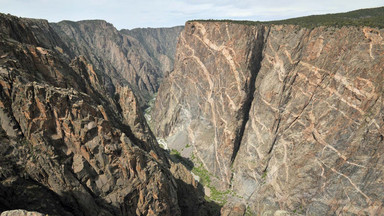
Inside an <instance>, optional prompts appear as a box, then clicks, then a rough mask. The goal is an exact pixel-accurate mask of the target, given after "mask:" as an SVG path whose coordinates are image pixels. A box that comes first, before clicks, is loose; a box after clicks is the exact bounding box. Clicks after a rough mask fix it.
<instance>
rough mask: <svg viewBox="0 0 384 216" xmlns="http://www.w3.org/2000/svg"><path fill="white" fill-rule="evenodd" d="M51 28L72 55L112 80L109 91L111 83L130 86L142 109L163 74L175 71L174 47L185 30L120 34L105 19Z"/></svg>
mask: <svg viewBox="0 0 384 216" xmlns="http://www.w3.org/2000/svg"><path fill="white" fill-rule="evenodd" d="M50 25H51V26H52V27H53V28H54V29H55V31H56V32H57V33H58V34H59V36H60V37H61V38H62V39H63V41H64V42H65V43H66V45H67V47H70V48H71V52H72V53H74V54H75V55H76V56H78V55H84V56H86V57H87V59H88V60H89V61H90V62H91V63H92V65H93V66H94V67H95V68H96V69H97V70H100V71H103V72H105V73H106V74H107V75H109V76H110V77H111V78H112V81H108V80H106V81H105V85H106V86H107V87H108V88H111V83H110V82H112V83H113V84H114V85H115V84H116V82H119V83H122V84H123V85H130V86H131V88H132V89H133V90H134V92H135V94H136V96H137V97H138V99H139V102H140V104H141V106H145V105H146V102H148V100H149V99H150V98H151V97H152V95H153V94H154V93H156V92H157V89H158V87H159V84H160V81H161V78H162V77H163V74H164V73H168V72H169V71H170V70H171V69H172V67H171V66H170V65H173V55H174V53H173V52H174V48H173V47H175V45H176V43H177V37H178V34H179V33H180V31H181V29H182V28H177V27H175V28H169V29H153V31H150V32H147V30H146V29H140V30H132V31H128V30H122V31H118V30H117V29H116V28H115V27H114V26H113V25H112V24H110V23H107V22H106V21H104V20H86V21H79V22H72V21H62V22H59V23H51V24H50ZM130 32H132V34H131V33H130ZM157 32H160V34H157ZM133 33H135V34H133ZM135 36H138V37H137V38H136V37H135ZM154 38H156V39H154ZM152 47H153V48H152ZM168 48H169V49H168ZM154 49H155V50H154ZM166 49H167V50H168V51H166V52H165V51H164V50H166ZM120 85H121V84H120Z"/></svg>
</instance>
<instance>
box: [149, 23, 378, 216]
mask: <svg viewBox="0 0 384 216" xmlns="http://www.w3.org/2000/svg"><path fill="white" fill-rule="evenodd" d="M383 34H384V32H383V30H382V29H375V28H369V27H342V28H333V27H327V28H326V27H318V28H314V29H305V28H301V27H298V26H290V25H287V26H283V25H265V26H263V25H241V24H233V23H230V22H188V23H187V24H186V27H185V30H184V31H183V32H182V34H181V36H180V40H179V44H178V49H177V55H176V60H175V69H174V71H173V72H172V73H171V74H170V75H169V77H167V78H166V79H165V81H164V82H163V84H162V86H161V87H160V90H159V93H158V97H157V99H156V104H155V107H154V110H153V116H152V117H153V119H154V125H155V133H156V134H157V135H158V136H161V137H164V138H166V139H167V141H168V146H170V147H171V148H177V147H178V146H183V148H185V147H186V146H189V145H191V146H192V148H193V156H191V154H189V155H188V154H184V156H186V157H190V158H191V159H194V158H195V159H194V161H195V163H200V162H201V163H202V165H203V166H204V167H205V169H207V170H208V171H209V172H210V173H211V175H212V179H213V180H214V182H213V183H214V184H215V185H216V186H217V187H218V188H219V189H231V190H233V191H234V192H236V196H235V199H233V200H234V201H233V202H229V203H227V205H226V206H225V207H224V208H223V209H222V213H223V214H225V215H231V214H232V213H233V214H235V215H236V214H238V213H239V214H240V215H241V214H243V213H244V212H245V211H246V212H248V213H249V212H250V213H252V214H271V215H273V214H275V215H285V214H293V213H296V214H307V215H333V214H348V215H349V214H351V215H380V214H383V213H384V212H383V203H382V200H383V191H382V187H381V182H382V181H383V175H381V173H382V172H383V171H384V170H383V167H382V166H381V165H380V164H382V163H383V160H384V158H383V157H382V153H383V152H382V150H381V149H380V146H381V145H382V144H383V137H384V134H383V130H382V128H383V124H384V119H383V107H384V106H383V105H384V104H383V93H384V92H383V86H382V82H383V79H384V73H383V70H382V68H384V65H383V64H384V59H383V58H384V55H383V52H384V47H383V39H382V35H383ZM244 205H245V206H246V207H244Z"/></svg>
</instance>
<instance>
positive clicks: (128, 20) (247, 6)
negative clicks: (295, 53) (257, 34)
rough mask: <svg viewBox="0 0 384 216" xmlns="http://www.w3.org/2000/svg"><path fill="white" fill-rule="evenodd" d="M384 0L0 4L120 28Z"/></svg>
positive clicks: (1, 0)
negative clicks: (95, 20)
mask: <svg viewBox="0 0 384 216" xmlns="http://www.w3.org/2000/svg"><path fill="white" fill-rule="evenodd" d="M381 6H384V0H290V1H286V0H151V1H148V0H0V12H1V13H6V14H7V13H9V14H12V15H15V16H20V17H29V18H42V19H47V20H48V21H50V22H59V21H61V20H72V21H79V20H88V19H103V20H106V21H108V22H110V23H112V24H113V25H114V26H115V27H116V28H117V29H132V28H137V27H171V26H177V25H184V23H185V22H186V21H187V20H191V19H233V20H253V21H269V20H279V19H286V18H292V17H299V16H306V15H312V14H325V13H338V12H347V11H351V10H356V9H361V8H370V7H381Z"/></svg>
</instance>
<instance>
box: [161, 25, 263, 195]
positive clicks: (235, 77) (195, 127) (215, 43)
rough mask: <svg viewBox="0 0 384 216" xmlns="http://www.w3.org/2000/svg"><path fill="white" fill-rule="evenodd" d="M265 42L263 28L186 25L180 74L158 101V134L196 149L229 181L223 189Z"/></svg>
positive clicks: (172, 144) (178, 62) (178, 65)
mask: <svg viewBox="0 0 384 216" xmlns="http://www.w3.org/2000/svg"><path fill="white" fill-rule="evenodd" d="M219 32H220V33H221V34H218V33H219ZM262 43H263V28H261V27H257V26H255V27H251V28H250V27H248V26H245V25H233V24H227V25H218V24H216V23H209V24H202V23H198V22H193V23H187V24H186V27H185V30H184V32H183V33H182V34H181V35H180V40H179V44H178V50H177V53H176V63H175V71H174V72H173V73H171V74H170V75H169V77H168V78H167V79H166V80H165V81H164V82H163V84H162V86H161V88H160V90H159V94H158V98H157V100H156V103H155V108H154V111H153V119H154V125H155V128H154V130H155V131H156V133H157V135H158V136H160V137H167V141H168V145H169V146H170V147H171V148H177V146H178V145H183V146H184V147H185V146H187V145H188V144H189V145H192V146H193V148H194V154H195V156H196V157H197V158H199V159H200V160H201V161H202V162H203V164H204V166H205V167H206V168H207V169H208V170H209V171H210V172H211V173H213V174H214V175H216V176H218V180H219V179H220V182H221V180H224V181H222V183H224V184H223V187H222V188H225V187H228V185H229V184H230V179H231V171H230V166H231V161H232V160H233V159H234V153H235V152H236V151H237V149H238V145H239V143H240V141H241V135H242V130H244V125H245V123H246V116H245V115H247V114H248V110H249V107H250V103H251V98H252V97H251V96H252V94H253V88H254V87H253V86H254V80H255V78H256V73H257V70H258V65H257V61H259V58H260V54H261V48H260V47H261V45H262ZM218 66H219V67H218ZM184 140H186V141H187V142H184ZM235 143H236V144H235ZM236 145H237V146H236ZM187 156H188V155H187ZM189 156H190V155H189Z"/></svg>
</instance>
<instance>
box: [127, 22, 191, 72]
mask: <svg viewBox="0 0 384 216" xmlns="http://www.w3.org/2000/svg"><path fill="white" fill-rule="evenodd" d="M183 29H184V27H183V26H176V27H172V28H136V29H132V30H127V29H123V30H121V31H120V32H121V33H122V34H125V35H129V36H131V37H133V38H135V39H137V40H138V41H139V42H140V44H141V45H142V46H143V47H144V48H145V50H146V51H147V52H148V54H149V56H150V57H151V58H152V59H154V63H155V64H156V66H157V67H159V68H160V70H161V71H162V75H167V74H169V72H171V71H172V70H173V64H174V56H175V53H176V44H177V41H178V37H179V35H180V32H181V31H182V30H183Z"/></svg>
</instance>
